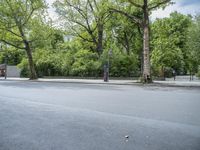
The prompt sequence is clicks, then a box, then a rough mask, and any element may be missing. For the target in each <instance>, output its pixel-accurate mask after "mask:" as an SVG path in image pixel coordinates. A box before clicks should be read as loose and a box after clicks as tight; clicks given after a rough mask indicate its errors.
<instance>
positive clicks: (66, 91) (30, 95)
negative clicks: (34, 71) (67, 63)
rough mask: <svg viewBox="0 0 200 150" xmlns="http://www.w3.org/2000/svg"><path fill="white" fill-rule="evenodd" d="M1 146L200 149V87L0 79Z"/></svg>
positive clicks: (14, 149)
mask: <svg viewBox="0 0 200 150" xmlns="http://www.w3.org/2000/svg"><path fill="white" fill-rule="evenodd" d="M0 150H200V89H199V88H180V87H179V88H176V87H158V86H136V85H133V86H131V85H129V86H128V85H94V84H91V85H90V84H78V83H77V84H73V83H71V84H70V83H49V82H28V81H3V80H1V81H0Z"/></svg>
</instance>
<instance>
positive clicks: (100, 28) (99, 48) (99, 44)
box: [96, 24, 103, 55]
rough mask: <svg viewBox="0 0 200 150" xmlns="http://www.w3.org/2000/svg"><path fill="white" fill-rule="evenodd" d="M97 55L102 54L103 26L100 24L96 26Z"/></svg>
mask: <svg viewBox="0 0 200 150" xmlns="http://www.w3.org/2000/svg"><path fill="white" fill-rule="evenodd" d="M97 40H98V41H97V47H96V49H97V53H98V54H99V55H101V54H102V52H103V25H102V24H99V25H98V39H97Z"/></svg>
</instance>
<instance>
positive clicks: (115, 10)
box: [110, 8, 142, 26]
mask: <svg viewBox="0 0 200 150" xmlns="http://www.w3.org/2000/svg"><path fill="white" fill-rule="evenodd" d="M110 12H116V13H120V14H122V15H124V16H126V17H127V18H129V19H131V20H133V21H134V22H136V23H138V24H139V25H140V26H141V25H142V19H140V18H138V17H136V16H133V15H130V14H128V13H126V12H124V11H121V10H117V9H115V8H110Z"/></svg>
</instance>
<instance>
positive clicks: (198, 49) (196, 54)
mask: <svg viewBox="0 0 200 150" xmlns="http://www.w3.org/2000/svg"><path fill="white" fill-rule="evenodd" d="M199 32H200V14H199V15H197V16H196V17H195V18H194V20H193V23H192V25H191V27H190V28H189V32H188V35H187V42H186V55H187V62H186V63H187V69H188V70H189V72H190V74H194V73H196V72H197V70H198V69H199V71H200V34H199Z"/></svg>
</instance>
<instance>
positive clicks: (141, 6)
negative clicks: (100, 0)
mask: <svg viewBox="0 0 200 150" xmlns="http://www.w3.org/2000/svg"><path fill="white" fill-rule="evenodd" d="M122 2H123V3H126V4H127V3H129V5H130V6H131V7H132V6H133V7H135V8H136V9H137V10H139V11H141V13H142V16H138V14H129V13H127V12H126V11H124V10H120V8H119V9H116V8H111V11H112V12H117V13H120V14H122V15H124V16H126V17H128V18H129V19H131V21H132V22H133V23H136V24H138V25H139V26H140V27H141V28H142V31H143V73H142V74H143V77H142V79H143V81H144V82H145V83H146V82H151V72H150V55H149V53H150V44H149V40H150V32H149V30H150V29H149V15H150V13H151V12H152V11H153V10H155V9H157V8H160V7H162V6H165V5H166V4H168V3H171V0H149V1H148V0H137V1H136V0H123V1H122Z"/></svg>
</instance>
